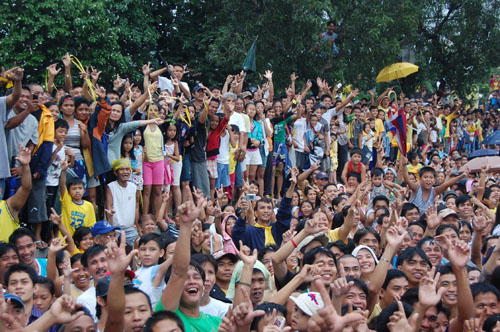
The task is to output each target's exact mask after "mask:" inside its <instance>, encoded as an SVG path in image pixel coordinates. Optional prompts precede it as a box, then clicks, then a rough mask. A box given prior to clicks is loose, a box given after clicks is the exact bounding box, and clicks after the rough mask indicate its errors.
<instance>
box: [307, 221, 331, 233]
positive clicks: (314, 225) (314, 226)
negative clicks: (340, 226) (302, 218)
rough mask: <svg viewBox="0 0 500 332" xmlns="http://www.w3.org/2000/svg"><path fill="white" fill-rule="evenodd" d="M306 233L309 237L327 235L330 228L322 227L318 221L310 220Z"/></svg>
mask: <svg viewBox="0 0 500 332" xmlns="http://www.w3.org/2000/svg"><path fill="white" fill-rule="evenodd" d="M304 231H305V232H306V233H307V234H308V235H312V234H318V233H326V232H327V231H328V227H326V226H325V225H321V224H320V223H319V222H318V220H315V219H309V220H308V221H306V224H305V225H304Z"/></svg>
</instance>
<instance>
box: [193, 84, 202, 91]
mask: <svg viewBox="0 0 500 332" xmlns="http://www.w3.org/2000/svg"><path fill="white" fill-rule="evenodd" d="M198 90H201V85H200V83H198V84H196V85H195V86H194V88H193V92H196V91H198Z"/></svg>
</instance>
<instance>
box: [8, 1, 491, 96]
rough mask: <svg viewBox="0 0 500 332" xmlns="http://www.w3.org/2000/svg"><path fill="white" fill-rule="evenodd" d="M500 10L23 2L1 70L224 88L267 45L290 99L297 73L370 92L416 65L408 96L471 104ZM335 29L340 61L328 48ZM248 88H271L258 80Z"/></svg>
mask: <svg viewBox="0 0 500 332" xmlns="http://www.w3.org/2000/svg"><path fill="white" fill-rule="evenodd" d="M499 7H500V4H499V1H498V0H421V1H414V0H384V1H379V2H374V1H369V0H353V1H334V0H300V1H297V0H210V1H207V0H193V1H185V0H169V1H165V0H159V1H149V2H145V1H140V0H139V1H137V0H123V1H111V0H103V1H98V2H94V1H90V0H80V1H75V0H68V1H66V2H55V1H41V2H35V1H33V0H30V1H19V0H13V1H11V2H10V3H9V4H7V5H6V6H5V7H4V10H3V11H2V12H0V20H1V23H0V43H1V49H2V52H1V53H0V61H1V62H2V64H4V65H9V64H11V63H12V62H14V61H18V62H19V63H21V64H22V65H23V66H24V67H25V69H26V72H27V74H29V75H31V76H32V77H33V79H34V80H40V81H41V80H43V76H44V74H45V67H46V66H47V65H49V64H50V63H53V62H55V61H58V60H60V58H61V56H62V55H63V54H64V52H65V51H66V50H67V51H69V52H70V53H72V54H75V55H76V56H78V57H79V58H80V59H81V60H82V62H83V63H84V65H93V66H95V67H97V68H98V69H99V70H104V72H105V73H107V74H108V75H109V76H107V77H106V76H105V77H103V79H105V80H107V81H110V79H111V77H110V76H111V75H114V74H115V73H120V74H121V75H129V76H130V75H139V74H140V69H139V67H140V65H141V64H142V63H145V62H147V61H153V65H154V66H155V67H156V68H158V67H159V66H162V65H164V64H165V63H166V61H168V62H169V63H183V64H184V63H186V64H188V67H189V69H190V70H191V73H190V75H189V76H188V77H187V79H188V80H190V81H191V83H194V81H197V80H200V81H203V82H204V83H205V84H206V85H209V84H216V83H217V84H220V83H221V82H223V81H224V79H225V77H226V75H227V74H229V73H231V74H235V73H237V72H239V70H240V69H241V65H242V63H243V60H244V58H245V55H246V53H247V51H248V49H249V47H250V45H251V44H252V42H253V41H254V40H255V38H258V42H257V71H258V72H259V73H263V72H264V71H265V70H266V69H270V70H272V71H274V73H275V82H276V86H277V88H278V89H279V90H281V91H283V89H284V88H285V87H286V86H287V85H288V84H289V75H290V74H291V72H292V71H295V72H296V73H297V74H298V76H299V77H300V82H298V84H299V88H300V84H301V83H304V82H305V80H307V79H313V80H314V79H315V78H316V76H321V77H323V78H325V79H327V80H328V81H329V82H330V83H335V82H339V81H343V82H344V83H352V84H355V85H356V86H359V87H360V88H362V89H368V88H372V87H374V81H375V77H376V76H377V74H378V72H379V71H380V70H381V69H382V68H383V67H385V66H387V65H390V64H391V63H394V62H397V61H401V60H402V59H403V60H406V56H402V55H403V54H410V58H411V59H414V62H415V63H416V64H417V65H419V66H420V71H419V72H418V73H417V74H414V75H412V76H411V77H410V78H408V79H406V80H403V81H402V84H403V86H404V87H405V88H407V89H412V88H413V87H414V86H415V85H417V84H418V83H420V82H422V81H424V80H425V81H427V82H435V81H437V80H441V79H445V80H446V82H447V84H448V85H449V87H450V89H454V90H457V91H458V92H460V93H467V92H468V91H470V90H471V89H472V87H474V86H475V84H476V83H477V82H479V81H481V80H484V79H485V77H486V76H487V75H488V73H489V70H490V67H492V66H497V64H496V55H497V54H498V52H499V46H498V45H499V44H498V42H497V40H498V38H499V37H500V29H499V20H498V17H499V16H500V8H499ZM329 20H334V21H335V22H336V23H337V24H336V25H337V32H338V33H339V35H340V38H339V39H338V41H337V45H338V48H339V50H340V54H339V55H334V54H333V53H332V52H330V50H329V47H328V45H326V43H320V42H319V41H318V35H319V33H320V32H324V31H326V23H327V22H328V21H329ZM247 81H248V82H249V83H250V84H252V85H257V84H259V83H260V76H259V75H258V74H257V73H253V74H250V75H249V76H248V78H247Z"/></svg>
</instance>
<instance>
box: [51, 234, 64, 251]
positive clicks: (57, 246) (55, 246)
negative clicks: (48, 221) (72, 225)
mask: <svg viewBox="0 0 500 332" xmlns="http://www.w3.org/2000/svg"><path fill="white" fill-rule="evenodd" d="M64 241H66V236H65V237H63V238H62V239H61V238H59V237H55V238H53V239H52V241H50V246H49V251H51V252H54V253H56V252H58V251H60V250H63V249H64V248H66V247H67V246H68V245H67V244H63V243H64Z"/></svg>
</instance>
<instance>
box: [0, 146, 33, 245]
mask: <svg viewBox="0 0 500 332" xmlns="http://www.w3.org/2000/svg"><path fill="white" fill-rule="evenodd" d="M16 160H17V161H18V162H19V164H21V186H20V187H19V189H17V191H16V193H15V194H14V195H13V196H11V197H9V198H7V199H6V200H1V201H0V229H1V230H0V241H3V242H9V236H10V235H11V234H12V233H13V232H14V231H15V230H16V229H18V228H19V218H18V216H19V211H21V209H22V208H23V206H24V204H25V203H26V200H27V199H28V196H29V194H30V190H31V171H30V161H31V152H30V151H29V149H28V148H26V147H21V146H19V155H18V156H17V157H16ZM0 195H2V190H1V189H0Z"/></svg>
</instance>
